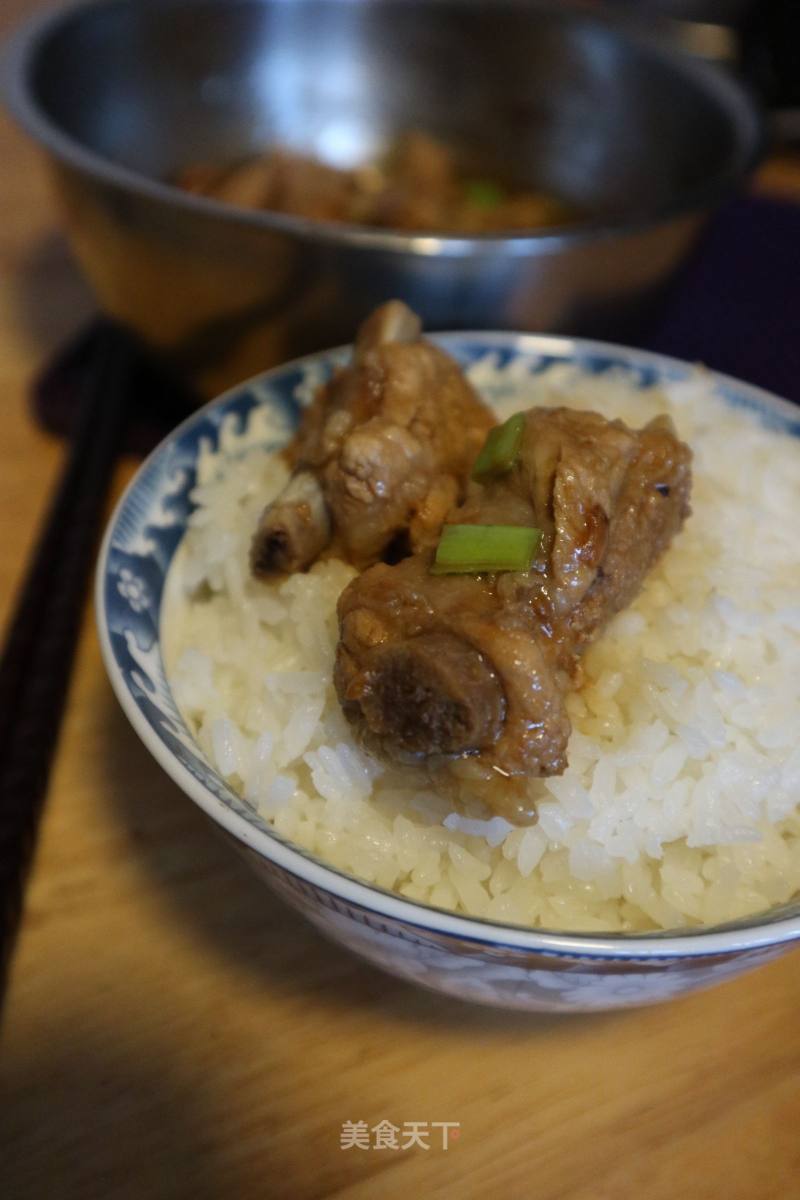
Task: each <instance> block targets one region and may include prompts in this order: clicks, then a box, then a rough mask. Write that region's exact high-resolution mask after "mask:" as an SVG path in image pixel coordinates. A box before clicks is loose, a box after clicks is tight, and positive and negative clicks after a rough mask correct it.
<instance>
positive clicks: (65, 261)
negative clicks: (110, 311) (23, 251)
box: [8, 231, 97, 356]
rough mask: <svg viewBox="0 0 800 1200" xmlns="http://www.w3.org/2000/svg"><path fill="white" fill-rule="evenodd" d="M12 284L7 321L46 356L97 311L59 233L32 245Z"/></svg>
mask: <svg viewBox="0 0 800 1200" xmlns="http://www.w3.org/2000/svg"><path fill="white" fill-rule="evenodd" d="M12 282H13V290H12V292H11V297H10V299H11V306H10V313H9V316H8V320H9V323H10V324H11V325H13V326H14V327H16V328H17V329H18V330H19V331H20V332H21V333H22V334H23V335H24V337H25V339H26V341H29V342H32V343H33V344H34V345H35V346H36V347H38V348H39V349H40V350H41V353H42V355H43V356H44V355H49V354H52V353H54V352H55V351H56V350H58V349H59V348H60V347H61V346H63V345H64V344H65V343H66V342H67V341H68V340H69V339H70V338H71V337H73V336H74V335H75V334H76V333H77V331H78V329H79V328H80V327H81V325H83V324H85V323H86V322H87V321H89V320H90V319H91V317H93V316H94V313H95V312H96V309H97V304H96V301H95V299H94V297H93V295H92V292H91V290H90V288H89V285H88V284H87V283H86V281H85V279H84V277H83V275H82V274H81V273H80V270H79V268H78V265H77V263H76V262H75V259H74V258H73V256H72V253H71V251H70V249H69V246H68V244H67V240H66V238H65V237H64V236H63V235H62V234H60V233H58V232H56V231H53V232H52V233H48V234H46V235H45V236H44V237H42V238H40V239H39V240H38V241H36V242H34V243H33V244H32V246H31V248H30V252H29V253H28V256H27V258H26V259H25V261H24V262H23V263H22V266H21V269H19V270H17V271H16V272H15V273H14V276H13V280H12Z"/></svg>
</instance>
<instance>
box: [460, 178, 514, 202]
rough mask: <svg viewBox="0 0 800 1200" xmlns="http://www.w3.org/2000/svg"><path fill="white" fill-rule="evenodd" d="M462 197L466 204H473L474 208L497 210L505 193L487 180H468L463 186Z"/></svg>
mask: <svg viewBox="0 0 800 1200" xmlns="http://www.w3.org/2000/svg"><path fill="white" fill-rule="evenodd" d="M464 196H465V199H466V201H467V203H468V204H474V205H475V207H476V208H497V206H498V204H501V203H502V202H503V199H504V196H505V193H504V192H503V189H502V188H501V187H498V186H497V184H496V183H492V182H491V180H489V179H470V180H469V182H468V183H465V185H464Z"/></svg>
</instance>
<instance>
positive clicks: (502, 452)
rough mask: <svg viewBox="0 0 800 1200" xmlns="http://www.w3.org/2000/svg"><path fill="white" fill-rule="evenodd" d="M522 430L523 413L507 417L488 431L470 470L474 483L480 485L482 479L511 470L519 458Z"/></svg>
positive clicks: (523, 424) (492, 477)
mask: <svg viewBox="0 0 800 1200" xmlns="http://www.w3.org/2000/svg"><path fill="white" fill-rule="evenodd" d="M524 430H525V413H521V412H518V413H514V416H513V417H509V418H508V420H507V421H504V422H503V424H502V425H496V426H495V427H494V429H490V430H489V433H488V434H487V436H486V441H485V442H484V443H483V448H482V449H481V452H480V454H479V455H478V457H477V458H476V459H475V466H474V467H473V468H472V478H473V479H474V480H475V481H476V483H481V482H482V481H483V480H484V479H495V478H496V477H497V476H498V475H505V474H506V472H507V471H510V470H511V468H512V467H513V466H514V463H515V462H516V461H517V458H518V457H519V448H520V446H521V444H522V434H523V432H524Z"/></svg>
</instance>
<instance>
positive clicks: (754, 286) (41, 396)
mask: <svg viewBox="0 0 800 1200" xmlns="http://www.w3.org/2000/svg"><path fill="white" fill-rule="evenodd" d="M99 328H101V322H100V321H98V322H96V323H95V324H94V325H93V326H90V328H89V329H87V330H85V331H84V333H83V334H81V336H80V337H78V338H77V339H76V340H75V341H74V342H73V343H71V344H70V345H69V346H68V347H66V348H65V350H63V351H62V352H61V353H60V354H59V355H58V356H57V358H56V359H55V360H54V361H53V362H52V363H51V364H50V365H49V367H47V368H46V369H45V371H44V372H43V373H42V375H41V376H40V377H39V379H38V380H37V381H36V383H35V384H34V389H33V407H34V412H35V414H36V416H37V418H38V419H39V420H40V421H41V422H42V424H44V425H45V426H46V427H47V428H48V429H51V430H53V431H54V432H56V433H59V434H68V433H69V432H70V430H71V420H72V414H73V412H74V411H75V410H76V408H77V403H76V400H77V395H78V389H79V388H80V386H81V379H82V378H83V374H84V372H85V368H86V366H87V364H88V363H89V362H90V361H91V357H92V354H93V352H94V347H95V345H96V338H97V331H98V329H99ZM636 344H638V345H639V346H641V347H643V348H646V349H649V350H657V351H659V352H660V353H662V354H670V355H673V356H674V357H676V358H685V359H689V360H690V361H698V362H703V363H705V364H706V365H707V366H709V367H711V368H713V369H714V370H716V371H722V372H724V373H725V374H727V375H735V376H737V377H738V378H740V379H744V380H746V381H747V382H749V383H755V384H758V385H760V386H761V387H764V388H767V389H768V390H769V391H772V392H777V394H778V395H780V396H784V397H786V398H787V399H789V400H793V401H794V402H795V403H800V205H799V204H792V203H788V202H783V201H777V200H767V199H763V198H761V197H749V196H748V197H742V198H740V199H736V200H733V201H731V202H730V203H729V204H728V205H727V206H726V207H725V208H724V209H722V210H721V211H720V212H719V213H718V214H717V216H716V217H715V218H714V219H713V221H712V222H711V223H710V225H709V226H708V229H707V231H706V233H705V234H704V236H703V237H702V239H701V241H700V243H699V244H698V246H697V247H696V249H695V251H694V253H693V255H692V257H691V259H690V260H689V261H688V262H687V263H686V265H685V267H684V268H683V269H682V270H681V272H680V274H679V276H678V278H677V279H676V280H675V282H674V284H673V285H672V286H671V288H670V290H669V293H668V295H667V296H666V297H665V299H664V302H663V303H662V305H661V308H660V311H659V314H658V316H657V317H656V318H655V319H654V320H653V321H652V323H651V324H650V326H649V328H648V329H647V330H646V331H645V332H644V333H643V334H641V335H640V337H639V338H638V340H637V343H636ZM140 350H141V353H140V356H139V360H138V364H137V367H136V371H137V375H138V379H137V381H136V395H137V396H139V397H141V402H140V404H139V407H138V410H137V413H136V415H135V417H134V419H133V421H132V422H131V425H130V428H129V430H128V434H127V443H126V448H127V449H128V450H130V451H131V452H132V453H136V454H141V453H144V452H146V451H147V450H148V449H150V448H151V447H152V446H153V445H155V444H156V442H158V441H159V440H160V439H161V438H162V437H163V436H164V434H165V433H167V432H168V431H169V429H171V428H173V427H174V426H175V425H176V424H177V423H178V421H180V420H181V419H182V418H183V417H184V416H186V415H187V413H189V412H191V410H192V408H193V407H195V406H196V404H197V403H199V400H198V398H197V397H196V396H194V395H193V394H192V393H191V391H190V390H189V389H188V388H187V387H186V386H185V385H183V384H182V383H181V382H180V381H179V380H178V379H176V378H175V376H174V375H170V374H169V373H168V372H167V371H166V370H165V368H164V366H163V364H161V363H159V362H158V361H157V360H156V359H155V358H154V357H153V356H152V355H151V354H150V353H149V352H147V351H145V349H144V348H143V347H141V348H140Z"/></svg>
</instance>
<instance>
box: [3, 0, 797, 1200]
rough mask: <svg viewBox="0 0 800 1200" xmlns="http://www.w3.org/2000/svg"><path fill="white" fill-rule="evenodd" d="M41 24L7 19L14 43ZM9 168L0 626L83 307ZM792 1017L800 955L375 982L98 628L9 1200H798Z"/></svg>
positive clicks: (43, 199)
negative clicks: (481, 1003) (497, 1007)
mask: <svg viewBox="0 0 800 1200" xmlns="http://www.w3.org/2000/svg"><path fill="white" fill-rule="evenodd" d="M32 7H34V5H32V4H31V3H30V2H28V3H26V2H25V0H3V5H2V10H1V11H0V22H1V23H2V28H3V29H7V28H8V27H10V26H11V25H12V24H13V22H14V21H15V20H16V19H18V18H19V17H20V16H22V15H23V14H24V13H25V12H26V11H28V10H30V8H32ZM0 32H2V29H0ZM0 164H2V170H0V212H1V213H2V221H0V387H1V389H2V406H3V409H2V434H0V610H2V611H1V612H0V616H2V615H4V614H5V613H6V612H7V611H8V607H9V604H10V599H11V595H12V589H13V587H14V584H15V580H16V579H17V577H18V574H19V571H20V568H21V565H22V563H23V560H24V557H25V555H26V553H27V551H28V549H29V547H30V544H31V542H32V539H33V536H34V531H35V527H36V524H37V521H38V519H39V516H40V514H41V512H42V509H43V505H44V503H45V500H46V497H47V493H48V489H49V488H50V486H51V482H52V480H53V478H54V473H55V472H56V471H57V468H58V464H59V461H60V458H61V455H62V452H63V448H62V446H61V445H59V444H58V443H57V442H56V441H55V440H54V439H52V438H50V437H49V436H47V435H46V434H44V433H43V432H41V431H40V430H39V429H37V428H36V426H35V425H34V424H33V423H32V421H31V418H30V415H29V411H28V407H27V399H26V387H27V385H28V382H29V380H30V378H31V375H32V373H33V372H34V371H35V369H36V368H37V367H38V366H39V365H40V364H41V363H42V362H43V361H44V360H45V358H46V357H47V356H48V355H49V354H50V353H51V352H52V350H53V349H54V348H55V347H56V346H58V345H59V343H61V342H62V341H63V340H64V338H65V337H66V336H68V335H69V334H70V333H71V332H72V331H73V330H76V329H77V328H78V327H79V326H80V324H81V323H82V321H83V320H84V319H85V317H86V316H87V314H88V313H89V312H90V311H91V307H92V304H91V299H90V297H89V296H88V295H87V293H86V291H85V289H84V286H83V285H82V283H81V282H80V280H79V278H78V276H77V273H76V271H75V269H74V267H73V265H72V263H71V261H70V258H69V255H68V253H67V251H66V249H65V246H64V243H63V240H62V238H61V237H60V235H59V233H58V232H57V229H58V224H57V218H56V214H55V213H54V210H53V208H52V206H51V202H50V198H49V195H48V192H47V190H46V186H45V181H44V179H43V177H42V175H41V173H40V169H39V163H38V158H37V155H36V153H35V152H34V151H33V150H32V149H31V148H30V147H29V145H28V143H27V142H26V141H25V140H24V139H23V137H22V136H21V135H20V134H18V133H17V132H16V131H15V130H14V129H13V128H12V127H11V125H10V123H8V122H6V121H5V120H3V122H2V125H0ZM779 174H780V172H779ZM781 179H782V180H783V182H784V183H785V181H786V174H785V172H784V173H783V174H781ZM132 467H133V464H132V463H126V464H124V465H123V467H121V468H120V471H119V473H118V480H117V485H118V487H121V486H122V484H123V483H124V481H125V478H126V477H127V476H128V475H129V474H130V471H131V470H132ZM799 1007H800V957H798V956H797V955H789V956H788V957H785V958H783V959H781V960H780V961H778V962H776V963H774V964H772V965H770V966H768V967H766V968H764V969H762V970H759V971H757V972H756V973H755V974H753V975H751V976H748V977H745V978H744V979H742V980H740V981H738V982H733V983H729V984H726V985H725V986H723V987H722V988H720V989H718V990H716V991H712V992H709V993H706V994H704V995H700V996H696V997H694V998H691V999H688V1000H684V1001H680V1002H675V1003H673V1004H671V1005H666V1006H664V1007H658V1008H653V1009H645V1010H641V1011H634V1012H630V1013H622V1014H612V1015H603V1016H593V1017H578V1016H576V1017H565V1018H555V1017H553V1018H548V1017H538V1018H537V1017H530V1016H524V1015H516V1016H514V1015H507V1014H503V1013H496V1012H493V1011H489V1010H482V1009H479V1008H472V1007H468V1006H465V1005H461V1004H458V1003H456V1002H454V1001H448V1000H445V999H442V998H439V997H437V996H435V995H433V994H427V993H426V992H424V991H421V990H418V989H415V988H413V987H411V986H407V985H404V984H401V983H399V982H396V981H395V980H393V979H391V978H389V977H388V976H385V975H383V974H381V973H379V972H378V971H376V970H373V969H371V968H369V967H367V966H365V965H362V964H361V963H359V962H357V961H356V960H355V959H353V958H351V957H349V956H348V955H347V954H345V953H344V952H342V951H340V950H337V949H335V948H334V947H332V946H330V945H328V944H327V943H326V942H324V941H323V940H322V939H321V938H320V937H319V936H318V935H317V934H316V933H315V932H314V931H313V930H312V929H311V928H310V927H309V926H307V925H306V924H304V923H303V922H302V921H301V920H300V919H299V918H298V917H296V916H294V915H293V914H292V913H291V912H289V911H288V910H287V909H285V908H284V907H282V905H281V904H280V903H279V902H278V901H277V900H274V899H273V898H272V897H271V896H270V895H269V894H268V892H267V891H266V890H265V889H264V888H263V886H262V885H261V884H260V883H258V882H257V881H256V879H255V878H254V877H251V875H250V873H249V872H248V869H247V868H246V867H245V866H244V865H243V864H241V863H240V862H239V861H238V860H237V858H236V856H235V855H234V854H232V853H231V851H230V849H229V848H228V847H227V846H226V845H223V844H222V842H221V841H220V840H218V839H217V837H216V836H215V834H214V833H213V831H212V830H211V828H210V827H209V825H208V824H207V823H206V821H205V820H204V819H203V818H202V817H201V815H200V813H199V812H198V811H197V810H196V809H195V808H194V807H193V805H192V804H191V802H190V801H189V800H187V799H185V798H184V797H183V796H182V795H181V793H180V792H179V791H178V790H177V789H176V788H175V787H174V786H173V785H172V784H171V783H170V782H169V780H168V779H167V778H166V777H165V776H164V775H163V774H162V773H161V771H160V770H159V768H158V767H157V766H156V765H155V763H154V762H153V761H152V760H151V759H150V758H149V756H148V754H147V753H146V752H145V750H144V749H143V748H142V746H141V745H140V743H139V742H138V740H137V738H136V736H135V735H134V734H133V732H132V731H131V730H130V729H129V728H128V726H127V724H126V721H125V719H124V718H123V716H122V715H121V712H120V711H119V709H118V707H117V704H116V702H115V700H114V698H113V696H112V694H111V691H110V688H109V685H108V683H107V682H106V679H105V675H104V673H103V669H102V666H101V662H100V655H99V651H98V647H97V642H96V638H95V635H94V629H93V615H92V613H91V612H89V611H87V613H86V622H85V629H84V633H83V637H82V642H81V647H80V654H79V659H78V666H77V671H76V674H75V678H74V683H73V688H72V693H71V699H70V704H69V710H68V717H67V721H66V725H65V728H64V730H63V736H62V740H61V745H60V749H59V754H58V758H57V761H56V768H55V772H54V776H53V779H52V787H51V794H50V797H49V802H48V806H47V810H46V816H45V820H44V825H43V828H42V834H41V840H40V845H39V850H38V855H37V859H36V863H35V870H34V874H33V878H32V880H31V885H30V890H29V894H28V901H27V911H26V916H25V920H24V925H23V929H22V936H21V939H20V943H19V946H18V951H17V955H16V959H15V962H14V965H13V972H12V980H11V988H10V993H9V996H8V1002H7V1006H6V1013H5V1026H4V1031H3V1041H2V1050H1V1053H0V1093H1V1095H0V1196H2V1197H4V1198H5V1200H34V1198H35V1200H45V1198H47V1200H71V1198H72V1197H75V1198H78V1197H80V1198H81V1200H100V1198H103V1200H105V1198H107V1197H113V1198H117V1197H120V1198H122V1200H127V1198H128V1197H130V1198H131V1200H134V1198H136V1200H160V1198H161V1197H164V1198H165V1200H166V1198H167V1197H169V1198H171V1200H172V1198H175V1200H184V1198H186V1200H218V1198H223V1197H224V1198H227V1197H236V1198H237V1200H266V1198H270V1200H271V1198H273V1197H274V1198H283V1197H286V1198H291V1200H312V1198H318V1197H319V1198H321V1197H337V1200H373V1198H380V1200H383V1198H384V1197H385V1198H387V1200H393V1198H395V1197H396V1198H398V1200H406V1198H407V1197H409V1196H413V1197H419V1198H423V1197H430V1196H443V1197H454V1198H457V1200H460V1198H462V1197H465V1198H470V1197H481V1198H483V1197H486V1196H498V1197H510V1198H512V1200H516V1198H528V1197H531V1198H532V1197H536V1198H537V1200H557V1198H558V1200H601V1198H606V1197H607V1198H608V1200H612V1198H613V1200H628V1198H630V1200H634V1198H636V1200H639V1198H647V1200H675V1197H676V1196H686V1197H691V1198H693V1200H703V1198H708V1200H739V1198H742V1200H744V1198H747V1200H752V1198H758V1200H768V1198H771V1197H775V1198H776V1200H778V1198H781V1200H783V1198H786V1197H793V1196H800V1136H799V1135H798V1128H800V1021H798V1017H797V1013H798V1008H799ZM383 1118H387V1119H388V1120H390V1121H392V1122H393V1123H394V1124H395V1125H402V1124H403V1123H404V1122H409V1121H458V1122H460V1129H461V1133H460V1137H459V1139H458V1141H457V1142H456V1143H455V1144H453V1145H452V1146H451V1148H450V1149H448V1150H447V1151H444V1150H442V1149H441V1148H435V1147H434V1148H431V1149H430V1150H427V1151H426V1150H422V1149H420V1148H416V1149H412V1150H382V1151H379V1150H359V1149H350V1150H341V1149H340V1148H339V1138H340V1133H341V1128H342V1123H343V1122H344V1121H346V1120H353V1121H358V1120H364V1121H367V1122H368V1123H369V1124H370V1125H374V1124H376V1123H377V1122H378V1121H380V1120H381V1119H383Z"/></svg>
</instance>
